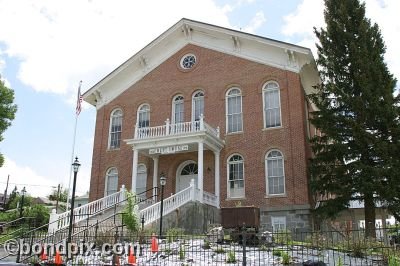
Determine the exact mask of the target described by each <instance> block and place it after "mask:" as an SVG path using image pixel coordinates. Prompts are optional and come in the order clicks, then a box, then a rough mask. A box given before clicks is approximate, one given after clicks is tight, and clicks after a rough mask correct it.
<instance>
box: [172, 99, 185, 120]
mask: <svg viewBox="0 0 400 266" xmlns="http://www.w3.org/2000/svg"><path fill="white" fill-rule="evenodd" d="M183 104H184V103H183V96H182V95H178V96H175V97H174V99H173V102H172V114H173V117H172V123H182V122H184V119H185V118H184V106H183Z"/></svg>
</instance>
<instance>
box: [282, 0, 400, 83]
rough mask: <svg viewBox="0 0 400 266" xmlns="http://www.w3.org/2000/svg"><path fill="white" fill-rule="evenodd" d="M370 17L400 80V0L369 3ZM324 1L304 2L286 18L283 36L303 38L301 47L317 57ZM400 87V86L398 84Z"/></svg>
mask: <svg viewBox="0 0 400 266" xmlns="http://www.w3.org/2000/svg"><path fill="white" fill-rule="evenodd" d="M365 2H366V16H367V17H368V18H370V19H371V21H372V22H376V23H378V25H379V28H380V29H381V32H382V36H383V40H384V41H385V44H386V46H387V51H386V54H385V60H386V62H387V63H388V67H389V70H390V71H391V72H392V73H393V74H394V75H395V76H396V77H397V79H399V80H400V62H399V61H398V58H400V50H399V49H398V47H400V20H398V19H397V17H398V10H400V1H398V0H366V1H365ZM323 9H324V5H323V1H315V0H303V1H302V2H301V3H300V4H299V5H298V6H297V9H296V10H295V11H294V12H293V13H291V14H288V15H287V16H285V17H284V21H285V24H284V26H283V27H282V33H283V34H284V35H286V36H288V37H290V38H299V39H300V41H299V42H298V43H299V44H300V45H304V46H306V47H310V48H311V49H312V50H313V53H314V55H316V48H315V43H316V41H317V40H316V38H315V35H314V33H313V27H317V28H320V27H322V26H323V25H324V24H325V23H324V17H323ZM398 86H399V85H398Z"/></svg>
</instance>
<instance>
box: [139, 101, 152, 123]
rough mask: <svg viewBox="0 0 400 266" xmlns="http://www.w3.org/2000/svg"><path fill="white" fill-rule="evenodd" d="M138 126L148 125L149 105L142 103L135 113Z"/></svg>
mask: <svg viewBox="0 0 400 266" xmlns="http://www.w3.org/2000/svg"><path fill="white" fill-rule="evenodd" d="M137 121H138V127H139V128H141V127H149V126H150V105H148V104H142V105H141V106H140V107H139V109H138V113H137Z"/></svg>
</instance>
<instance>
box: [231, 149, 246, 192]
mask: <svg viewBox="0 0 400 266" xmlns="http://www.w3.org/2000/svg"><path fill="white" fill-rule="evenodd" d="M235 155H238V156H240V157H241V158H242V163H243V196H241V197H232V196H231V195H230V186H229V182H230V181H229V165H230V163H229V160H230V159H231V158H232V157H233V156H235ZM244 168H245V167H244V158H243V156H242V155H241V154H240V153H233V154H231V155H230V156H229V157H228V159H227V160H226V188H227V191H226V196H227V199H243V198H246V178H245V169H244Z"/></svg>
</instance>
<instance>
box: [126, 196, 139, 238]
mask: <svg viewBox="0 0 400 266" xmlns="http://www.w3.org/2000/svg"><path fill="white" fill-rule="evenodd" d="M126 197H127V203H126V206H125V209H124V212H123V213H122V222H123V224H124V225H126V228H128V230H129V231H130V232H131V233H137V232H138V231H139V218H138V216H137V213H136V210H135V208H136V207H137V205H136V196H135V195H134V194H132V193H130V192H126Z"/></svg>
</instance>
